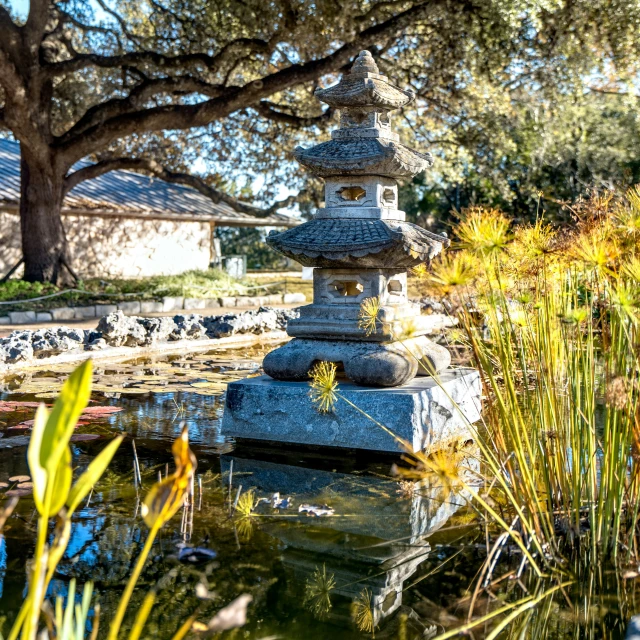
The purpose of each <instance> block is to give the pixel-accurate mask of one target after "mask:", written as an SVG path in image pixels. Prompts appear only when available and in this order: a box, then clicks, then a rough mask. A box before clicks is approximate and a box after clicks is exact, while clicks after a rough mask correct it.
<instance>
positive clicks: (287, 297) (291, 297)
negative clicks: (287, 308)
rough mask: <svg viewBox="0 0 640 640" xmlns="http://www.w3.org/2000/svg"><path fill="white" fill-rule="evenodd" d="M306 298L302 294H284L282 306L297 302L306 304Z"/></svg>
mask: <svg viewBox="0 0 640 640" xmlns="http://www.w3.org/2000/svg"><path fill="white" fill-rule="evenodd" d="M306 301H307V296H305V295H304V293H285V294H284V296H283V302H284V304H298V303H299V302H306Z"/></svg>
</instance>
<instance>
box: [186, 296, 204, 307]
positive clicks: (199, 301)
mask: <svg viewBox="0 0 640 640" xmlns="http://www.w3.org/2000/svg"><path fill="white" fill-rule="evenodd" d="M206 306H207V301H206V300H205V299H204V298H185V299H184V306H183V308H184V309H206Z"/></svg>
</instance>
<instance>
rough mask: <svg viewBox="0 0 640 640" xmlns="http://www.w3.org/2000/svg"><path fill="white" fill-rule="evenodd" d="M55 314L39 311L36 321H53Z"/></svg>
mask: <svg viewBox="0 0 640 640" xmlns="http://www.w3.org/2000/svg"><path fill="white" fill-rule="evenodd" d="M52 320H53V316H52V315H51V313H50V312H49V311H39V312H38V313H36V322H51V321H52Z"/></svg>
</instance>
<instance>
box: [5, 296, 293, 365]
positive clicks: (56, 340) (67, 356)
mask: <svg viewBox="0 0 640 640" xmlns="http://www.w3.org/2000/svg"><path fill="white" fill-rule="evenodd" d="M297 316H298V312H297V310H293V309H273V308H270V307H260V308H259V309H257V310H253V309H252V310H246V311H242V312H239V313H230V314H226V315H220V316H208V317H203V316H201V315H198V314H194V313H191V314H178V315H175V316H173V318H172V317H167V316H163V317H157V318H148V317H139V316H125V315H124V313H123V312H122V311H115V312H113V313H109V314H108V315H106V316H103V317H102V318H100V321H99V322H98V326H97V328H96V329H77V328H72V327H65V326H57V327H47V328H43V329H37V330H35V331H33V330H29V329H16V330H15V331H13V332H11V334H9V335H8V336H7V337H6V338H0V373H2V372H3V371H13V370H15V369H16V368H33V367H39V366H42V364H44V365H48V364H54V363H60V362H71V361H74V360H84V359H87V358H90V357H92V354H100V355H99V356H98V357H99V358H102V357H114V358H116V357H123V356H129V355H136V354H140V353H151V352H154V351H173V350H176V349H177V350H178V351H180V350H183V349H185V348H192V347H193V348H196V349H201V348H204V349H208V348H213V347H215V346H221V345H227V344H246V343H247V336H249V339H248V342H249V343H253V342H255V341H256V340H260V338H259V337H258V336H264V335H265V334H273V333H274V332H275V335H277V336H279V337H280V338H281V339H284V337H285V336H286V334H285V333H284V329H285V328H286V326H287V323H288V321H289V320H290V319H292V318H295V317H297ZM238 338H240V340H238ZM221 341H224V342H221ZM103 353H106V354H107V355H106V356H103V355H102V354H103Z"/></svg>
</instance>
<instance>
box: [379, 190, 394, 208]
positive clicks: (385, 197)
mask: <svg viewBox="0 0 640 640" xmlns="http://www.w3.org/2000/svg"><path fill="white" fill-rule="evenodd" d="M382 204H383V205H384V206H385V207H393V206H394V205H395V204H396V192H395V191H394V190H393V189H392V188H391V187H385V188H384V189H383V190H382Z"/></svg>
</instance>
